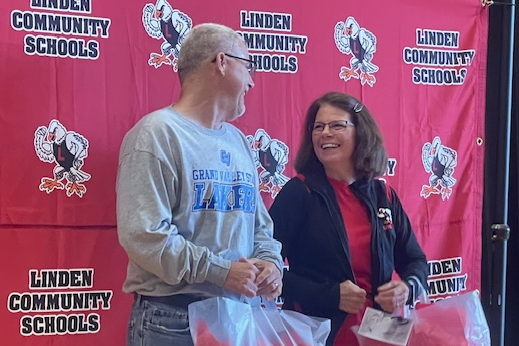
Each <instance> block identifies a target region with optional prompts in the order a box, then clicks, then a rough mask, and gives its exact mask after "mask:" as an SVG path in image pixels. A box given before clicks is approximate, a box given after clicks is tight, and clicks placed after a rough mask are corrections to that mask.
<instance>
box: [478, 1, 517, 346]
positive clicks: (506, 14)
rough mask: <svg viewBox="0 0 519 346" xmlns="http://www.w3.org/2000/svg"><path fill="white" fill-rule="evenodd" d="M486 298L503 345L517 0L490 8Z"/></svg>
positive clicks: (496, 338) (494, 336)
mask: <svg viewBox="0 0 519 346" xmlns="http://www.w3.org/2000/svg"><path fill="white" fill-rule="evenodd" d="M489 15H490V17H489V31H488V57H487V105H486V118H485V119H486V121H485V129H486V131H485V132H486V136H485V137H486V141H485V143H486V144H485V186H484V201H483V225H482V226H483V230H482V234H483V239H482V245H483V263H482V285H481V290H482V295H481V298H482V303H483V307H484V309H485V313H486V316H487V320H488V324H489V327H490V336H491V340H492V345H493V346H503V343H504V326H505V323H504V318H505V300H506V270H507V262H506V259H507V240H508V236H509V232H510V229H509V227H508V225H507V222H508V193H509V170H510V124H511V112H512V73H513V52H514V27H515V0H511V2H510V3H504V2H500V3H499V4H498V3H494V4H493V5H491V6H490V9H489Z"/></svg>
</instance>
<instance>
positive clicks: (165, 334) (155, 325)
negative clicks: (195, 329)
mask: <svg viewBox="0 0 519 346" xmlns="http://www.w3.org/2000/svg"><path fill="white" fill-rule="evenodd" d="M126 345H127V346H158V345H164V346H167V345H171V346H173V345H174V346H193V339H192V338H191V334H190V333H189V321H188V317H187V309H186V308H185V307H177V306H171V305H166V304H162V303H157V302H153V301H146V300H142V299H140V297H138V298H136V299H135V302H134V303H133V307H132V313H131V316H130V322H129V323H128V339H127V340H126Z"/></svg>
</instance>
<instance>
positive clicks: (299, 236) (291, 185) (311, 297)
mask: <svg viewBox="0 0 519 346" xmlns="http://www.w3.org/2000/svg"><path fill="white" fill-rule="evenodd" d="M386 167H387V154H386V151H385V149H384V146H383V143H382V136H381V134H380V131H379V129H378V127H377V125H376V123H375V121H374V120H373V118H372V116H371V115H370V113H369V111H368V110H367V108H366V107H365V106H364V105H363V104H361V103H360V102H359V101H358V100H357V99H355V98H354V97H352V96H349V95H346V94H343V93H339V92H330V93H327V94H325V95H324V96H322V97H321V98H319V99H317V100H316V101H314V102H313V103H312V105H311V106H310V108H309V109H308V112H307V114H306V120H305V126H304V134H303V139H302V143H301V146H300V148H299V151H298V153H297V158H296V163H295V168H296V171H297V173H298V175H297V176H296V177H294V178H292V179H291V180H290V181H289V182H288V183H287V184H286V185H285V186H284V187H283V189H282V190H281V192H280V193H279V195H278V196H277V197H276V200H275V201H274V203H273V205H272V207H271V208H270V211H269V212H270V214H271V216H272V218H273V220H274V236H275V238H277V239H278V240H279V241H281V243H282V244H283V250H282V255H283V257H284V258H286V259H287V260H288V262H289V270H288V271H287V272H286V273H285V275H284V279H283V285H284V287H283V294H282V296H283V298H284V300H285V302H284V305H283V308H285V309H294V310H298V311H301V312H303V313H305V314H307V315H313V316H321V317H327V318H330V319H331V322H332V330H331V333H330V336H329V338H328V342H327V345H356V344H357V340H356V337H355V335H354V334H353V332H352V331H351V330H350V327H351V326H353V325H356V324H360V321H361V318H362V314H363V311H364V309H365V307H366V306H373V307H374V308H378V309H382V310H385V311H388V312H393V311H395V310H396V309H399V308H401V307H402V306H403V305H404V304H406V303H411V302H414V298H415V297H413V292H412V291H413V290H411V288H412V287H416V286H417V284H418V282H420V283H421V284H422V285H423V286H424V287H425V284H426V280H427V273H428V267H427V261H426V258H425V254H424V253H423V251H422V249H421V248H420V245H419V244H418V242H417V240H416V237H415V235H414V233H413V230H412V228H411V225H410V223H409V219H408V217H407V215H406V213H405V211H404V210H403V208H402V205H401V204H400V200H399V199H398V196H397V195H396V193H395V191H394V190H393V189H391V188H390V187H389V186H387V185H386V184H385V183H384V182H383V181H382V180H379V179H376V178H377V177H379V176H381V175H382V174H383V173H384V171H385V169H386ZM394 271H396V272H397V273H398V274H399V277H400V278H402V280H400V279H398V280H395V279H394V277H395V276H393V272H394Z"/></svg>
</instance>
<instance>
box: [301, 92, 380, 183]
mask: <svg viewBox="0 0 519 346" xmlns="http://www.w3.org/2000/svg"><path fill="white" fill-rule="evenodd" d="M325 104H327V105H330V106H333V107H337V108H340V109H342V110H345V111H346V112H348V113H349V114H350V115H351V120H352V122H353V123H354V124H355V131H356V136H355V148H354V150H353V155H352V161H353V166H354V169H355V175H356V178H357V179H372V178H375V177H379V176H381V175H383V174H384V172H385V171H386V169H387V153H386V150H385V149H384V144H383V139H382V134H381V133H380V130H379V128H378V126H377V124H376V123H375V120H374V119H373V117H372V116H371V113H370V112H369V110H368V109H367V108H366V106H364V105H363V104H362V103H361V102H360V101H359V100H357V99H356V98H354V97H353V96H350V95H347V94H344V93H341V92H329V93H326V94H324V95H323V96H321V97H320V98H318V99H317V100H315V101H314V102H313V103H312V104H311V105H310V107H309V108H308V111H307V112H306V118H305V123H304V127H303V137H302V139H301V145H300V146H299V150H298V152H297V157H296V161H295V169H296V171H297V172H298V173H305V172H311V171H316V170H323V169H324V168H323V165H322V163H321V162H320V161H319V160H318V159H317V156H316V155H315V152H314V147H313V144H312V126H313V124H314V122H315V117H316V116H317V112H318V111H319V108H321V106H322V105H325Z"/></svg>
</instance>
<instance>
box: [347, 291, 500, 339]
mask: <svg viewBox="0 0 519 346" xmlns="http://www.w3.org/2000/svg"><path fill="white" fill-rule="evenodd" d="M408 318H410V319H412V320H413V328H412V331H411V336H410V337H409V341H408V343H407V345H408V346H438V345H441V346H490V330H489V328H488V324H487V320H486V318H485V313H484V311H483V307H482V306H481V301H480V300H479V295H478V291H471V292H467V293H463V294H460V295H458V296H455V297H450V298H446V299H443V300H440V301H437V302H435V303H432V304H419V305H417V306H416V308H415V309H413V310H411V312H410V314H409V316H408ZM352 329H353V331H354V333H355V334H356V335H357V340H358V342H359V345H360V346H382V345H390V344H388V343H384V342H380V341H376V340H372V339H368V338H365V337H363V336H361V335H358V334H357V331H358V326H354V327H353V328H352Z"/></svg>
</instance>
